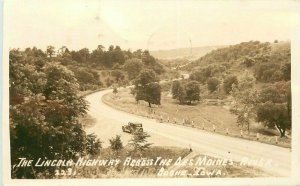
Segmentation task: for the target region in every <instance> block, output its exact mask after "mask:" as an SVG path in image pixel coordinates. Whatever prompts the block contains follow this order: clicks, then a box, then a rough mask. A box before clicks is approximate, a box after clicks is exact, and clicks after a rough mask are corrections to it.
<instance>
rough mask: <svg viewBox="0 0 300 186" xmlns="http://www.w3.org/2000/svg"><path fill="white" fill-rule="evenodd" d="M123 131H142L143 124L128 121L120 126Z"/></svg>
mask: <svg viewBox="0 0 300 186" xmlns="http://www.w3.org/2000/svg"><path fill="white" fill-rule="evenodd" d="M122 130H123V132H129V133H131V134H132V133H135V132H143V124H141V123H137V122H128V124H127V125H123V126H122Z"/></svg>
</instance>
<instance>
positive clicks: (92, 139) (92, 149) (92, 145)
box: [86, 133, 102, 156]
mask: <svg viewBox="0 0 300 186" xmlns="http://www.w3.org/2000/svg"><path fill="white" fill-rule="evenodd" d="M86 141H87V145H86V151H87V153H88V154H90V155H92V156H96V155H99V153H100V150H101V148H102V142H101V141H100V139H97V136H96V135H95V134H94V133H92V134H88V135H87V140H86Z"/></svg>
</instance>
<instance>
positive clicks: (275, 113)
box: [257, 82, 292, 137]
mask: <svg viewBox="0 0 300 186" xmlns="http://www.w3.org/2000/svg"><path fill="white" fill-rule="evenodd" d="M258 100H259V104H258V108H257V121H258V122H262V123H264V124H265V125H266V126H268V127H276V128H277V129H278V131H279V132H280V136H281V137H284V136H285V132H286V130H287V129H291V123H292V113H291V109H292V108H291V84H290V82H277V83H275V84H273V85H272V86H267V87H263V89H262V90H261V91H260V93H259V99H258Z"/></svg>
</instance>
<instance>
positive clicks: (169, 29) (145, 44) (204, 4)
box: [4, 0, 294, 50]
mask: <svg viewBox="0 0 300 186" xmlns="http://www.w3.org/2000/svg"><path fill="white" fill-rule="evenodd" d="M293 3H294V1H289V0H285V1H271V0H269V1H253V0H252V1H245V0H243V1H241V0H240V1H234V0H228V1H221V0H215V1H212V0H210V1H209V0H186V1H183V0H182V1H180V0H152V1H146V0H129V1H111V0H110V1H106V0H9V1H5V3H4V8H5V10H4V11H5V12H4V16H5V20H4V21H5V22H4V24H5V28H4V29H5V33H4V34H5V35H4V37H5V39H6V40H7V42H8V45H9V47H10V48H21V49H23V48H26V47H33V46H36V47H38V48H40V49H42V50H45V49H46V47H47V46H48V45H53V46H55V47H56V48H59V47H61V46H67V47H68V48H69V49H71V50H78V49H81V48H89V49H90V50H93V49H95V48H97V46H98V45H103V46H105V47H106V48H108V47H109V45H119V46H120V47H121V48H122V49H132V50H135V49H138V48H141V49H149V50H159V49H172V48H186V47H188V48H189V47H200V46H212V45H228V44H237V43H240V42H244V41H250V40H259V41H262V42H263V41H274V40H275V39H277V40H290V31H291V23H292V21H293V20H292V18H293V17H294V16H293V14H294V6H293V5H294V4H293Z"/></svg>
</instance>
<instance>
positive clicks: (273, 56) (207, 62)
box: [181, 41, 291, 83]
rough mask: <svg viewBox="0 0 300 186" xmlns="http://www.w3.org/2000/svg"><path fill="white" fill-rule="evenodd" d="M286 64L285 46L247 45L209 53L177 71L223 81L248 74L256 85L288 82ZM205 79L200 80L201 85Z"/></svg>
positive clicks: (257, 42)
mask: <svg viewBox="0 0 300 186" xmlns="http://www.w3.org/2000/svg"><path fill="white" fill-rule="evenodd" d="M290 62H291V52H290V43H289V42H279V43H268V42H266V43H260V42H259V41H250V42H243V43H240V44H237V45H232V46H229V47H224V48H219V49H216V50H213V51H211V52H210V53H208V54H206V55H204V56H202V57H201V58H199V59H197V60H195V61H193V62H191V63H189V64H188V65H186V66H183V67H182V68H181V69H182V70H186V71H193V72H200V71H201V72H202V73H203V76H204V77H207V78H209V77H218V78H221V76H223V78H224V77H225V76H227V75H229V74H231V75H237V76H239V75H241V74H243V73H244V72H245V71H249V72H252V74H253V75H254V76H255V78H256V80H258V81H259V82H264V83H269V82H276V81H280V80H288V79H290V70H289V68H290ZM285 65H286V66H285ZM285 67H286V68H285ZM200 74H201V73H200ZM200 74H199V73H198V75H200ZM207 78H203V81H202V83H205V81H206V79H207Z"/></svg>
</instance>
